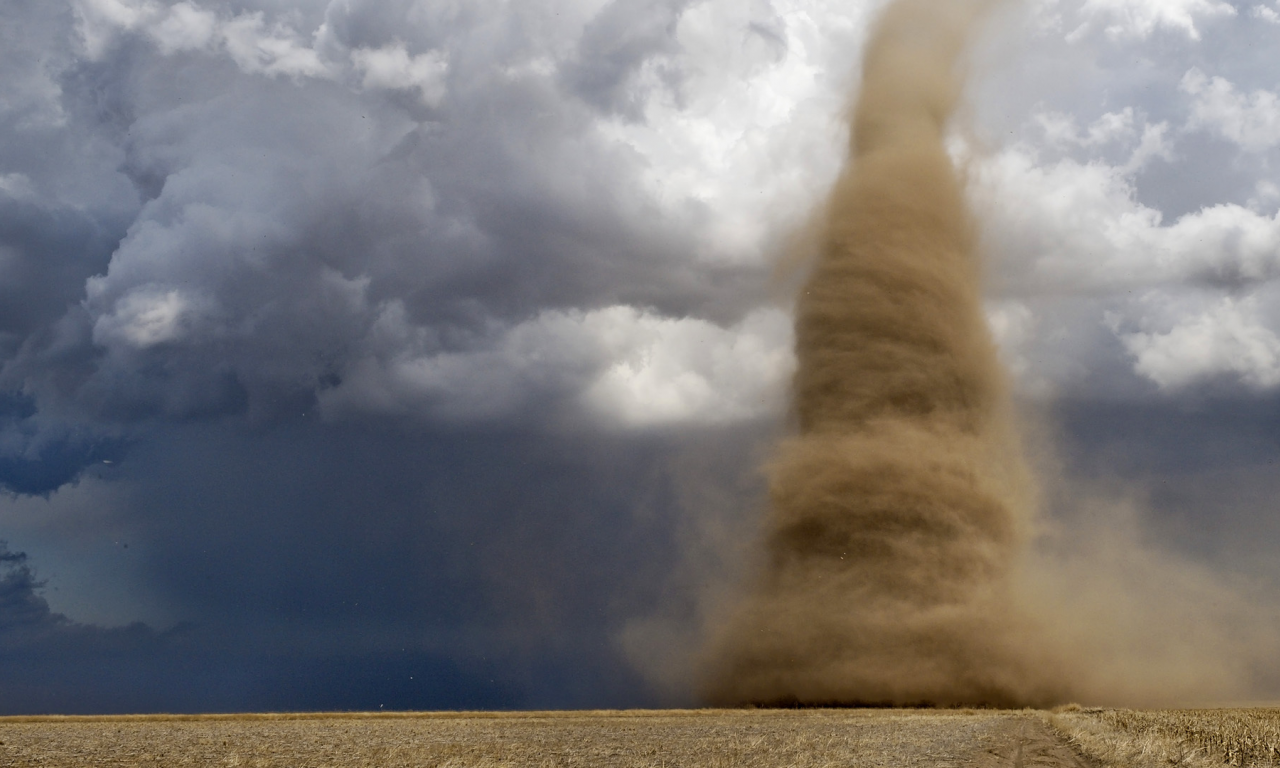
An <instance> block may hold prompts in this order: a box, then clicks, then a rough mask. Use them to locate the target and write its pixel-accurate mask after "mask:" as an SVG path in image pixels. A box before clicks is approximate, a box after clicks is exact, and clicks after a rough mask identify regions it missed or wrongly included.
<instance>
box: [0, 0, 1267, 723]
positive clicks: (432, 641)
mask: <svg viewBox="0 0 1280 768" xmlns="http://www.w3.org/2000/svg"><path fill="white" fill-rule="evenodd" d="M883 6H884V3H883V2H879V1H878V0H867V1H866V2H845V1H843V0H751V1H750V2H742V0H571V1H569V2H565V1H564V0H525V1H523V2H519V3H508V2H499V1H498V0H472V1H471V2H456V1H455V0H391V1H390V2H386V1H382V0H379V1H376V2H375V1H374V0H290V1H289V2H278V1H273V2H267V1H266V0H181V1H180V2H173V1H172V0H57V1H49V0H11V1H10V2H7V3H5V5H4V7H3V9H2V10H0V489H3V491H4V495H3V496H2V497H0V539H3V540H6V541H7V542H8V545H7V546H8V549H7V550H5V552H6V554H0V570H3V574H0V587H2V588H3V589H4V591H5V594H4V595H0V611H3V613H4V615H3V616H0V649H2V650H0V692H3V693H4V698H6V701H7V702H10V703H7V704H5V706H7V707H9V710H8V711H37V710H39V711H90V710H100V711H126V710H135V711H136V710H141V709H155V708H165V709H181V710H190V711H195V710H212V709H219V710H230V709H255V708H258V709H261V708H277V709H282V708H283V709H314V708H377V707H378V706H379V705H385V706H387V707H450V706H459V707H462V706H467V707H472V706H475V707H481V706H483V707H500V706H502V707H517V706H530V707H532V706H599V705H619V706H620V705H631V704H651V705H653V704H670V703H689V702H692V701H695V700H696V698H695V697H696V696H697V691H696V690H694V688H693V687H692V686H691V684H690V682H689V681H690V680H691V679H692V678H691V675H689V674H687V672H688V671H689V670H690V669H691V668H692V667H693V666H695V665H696V664H697V663H699V662H698V654H699V653H700V651H699V649H700V648H701V647H702V644H703V642H704V640H705V637H706V635H707V632H708V627H709V626H710V625H711V624H713V623H714V619H715V617H716V616H718V615H720V614H721V613H722V612H723V611H724V609H725V606H727V605H728V604H730V603H731V602H732V595H734V594H735V590H737V589H738V585H740V584H741V583H743V581H744V579H748V578H749V573H750V572H751V569H752V568H753V567H754V565H755V564H756V563H757V558H758V557H759V553H758V552H757V541H756V539H757V537H758V532H759V530H760V524H761V520H762V519H763V515H764V509H765V506H766V495H767V494H766V481H765V478H764V476H763V475H762V473H761V471H760V467H761V466H762V464H763V463H764V457H765V456H766V455H767V453H768V450H769V446H770V445H772V444H773V442H774V441H775V440H776V439H777V437H778V436H779V435H781V434H786V433H788V431H789V430H791V429H792V427H793V425H792V423H791V422H792V420H793V417H794V414H792V413H791V412H790V411H789V405H788V403H789V399H788V398H789V393H790V390H791V383H792V377H793V375H794V374H795V371H796V366H797V359H796V354H795V352H794V347H795V343H796V337H795V336H796V332H795V330H794V329H793V318H794V313H795V296H794V294H795V290H796V289H795V286H797V285H799V284H800V283H801V279H802V277H803V273H804V272H805V267H803V266H799V267H797V266H795V264H796V262H797V261H798V260H800V261H802V259H801V258H798V257H797V254H801V255H803V254H804V253H805V252H806V248H808V238H809V237H810V234H811V233H810V230H811V229H812V228H813V221H814V220H815V215H816V212H817V211H820V210H821V209H822V206H823V205H824V202H823V201H824V200H826V199H827V197H828V195H829V193H830V191H831V189H832V187H833V185H835V184H836V183H837V180H838V179H839V178H840V175H841V172H842V169H843V168H844V167H845V162H846V159H847V158H846V147H847V145H848V139H849V127H848V124H847V116H848V113H849V110H850V108H851V105H852V104H853V103H854V98H855V97H856V95H857V84H858V83H859V81H860V77H861V67H862V62H863V60H864V50H863V47H864V43H865V40H866V38H867V35H868V34H869V30H870V29H871V25H872V23H873V21H874V19H875V18H877V15H878V14H879V12H880V11H881V10H882V8H883ZM1278 14H1280V6H1277V5H1275V4H1274V3H1270V2H1261V3H1236V4H1233V3H1228V2H1223V1H1220V0H1178V1H1177V2H1150V0H1040V1H1038V2H1027V3H1023V4H1016V3H1011V4H1008V5H1007V6H1003V7H1001V8H1000V9H998V10H997V11H996V12H995V14H994V17H993V18H992V19H991V20H990V23H989V24H988V25H986V26H985V28H984V32H983V34H982V35H981V36H980V37H979V38H978V39H977V40H976V42H975V44H974V46H973V49H972V51H970V53H969V55H968V59H967V60H966V62H967V63H966V64H965V67H966V71H967V72H968V86H967V88H966V90H965V92H964V94H963V97H962V99H961V103H960V106H959V107H958V109H957V113H956V117H955V119H954V120H952V121H951V123H949V124H948V126H947V135H946V149H947V153H948V156H949V157H950V159H951V160H952V162H953V163H955V164H956V166H957V167H958V168H961V169H962V170H963V174H962V178H963V181H964V189H963V193H964V198H965V200H966V201H967V204H968V205H969V207H970V209H971V210H972V212H973V215H974V218H975V221H976V222H977V225H978V230H979V231H978V233H977V234H978V239H979V243H978V247H979V248H980V249H981V250H982V252H983V253H984V254H985V255H986V257H987V263H986V268H985V274H984V275H983V276H982V283H983V285H982V294H983V301H984V303H983V305H982V310H983V312H984V313H985V315H984V316H985V319H986V321H987V326H988V328H989V329H990V330H991V332H992V334H993V336H994V338H995V340H996V342H997V345H998V347H999V354H1000V359H1001V361H1002V363H1003V365H1004V366H1005V367H1006V368H1007V369H1008V370H1009V371H1010V373H1011V376H1012V380H1013V382H1014V383H1013V395H1014V398H1015V399H1016V400H1018V402H1019V403H1020V406H1022V407H1025V408H1026V409H1027V410H1028V411H1032V412H1035V413H1036V414H1038V418H1040V419H1041V420H1042V421H1043V422H1045V424H1046V425H1048V426H1045V430H1046V431H1049V432H1052V433H1053V434H1054V435H1055V437H1054V439H1053V441H1054V442H1055V443H1056V444H1057V446H1058V447H1057V449H1056V456H1055V458H1054V459H1052V462H1057V463H1060V464H1062V465H1065V466H1066V467H1067V470H1064V471H1067V472H1068V473H1075V474H1074V475H1073V476H1076V477H1080V478H1082V480H1081V482H1082V483H1087V484H1089V485H1090V486H1091V487H1094V486H1096V487H1103V486H1106V487H1108V488H1112V487H1114V488H1119V489H1121V490H1118V491H1116V494H1118V495H1120V496H1123V497H1124V500H1125V501H1124V504H1130V507H1132V508H1133V509H1136V510H1138V511H1134V512H1133V513H1132V514H1133V515H1134V516H1135V519H1137V518H1140V521H1139V522H1135V523H1134V525H1135V526H1137V527H1142V526H1146V527H1145V528H1143V529H1142V530H1144V531H1146V533H1143V534H1142V536H1148V537H1149V538H1150V540H1151V541H1153V542H1158V543H1159V545H1160V546H1162V547H1167V548H1169V549H1171V550H1175V551H1176V552H1177V553H1179V554H1178V556H1179V557H1186V558H1190V559H1192V560H1194V562H1195V563H1197V564H1198V566H1197V567H1203V568H1204V569H1205V571H1206V573H1216V572H1217V571H1216V570H1215V569H1221V570H1223V571H1224V572H1225V571H1227V570H1230V569H1231V568H1236V569H1237V570H1241V569H1243V571H1244V573H1243V575H1242V578H1243V577H1244V576H1247V577H1248V578H1249V579H1250V580H1252V581H1253V582H1254V583H1262V584H1268V583H1272V582H1274V580H1275V579H1277V578H1280V572H1276V571H1275V570H1274V566H1272V565H1270V564H1269V558H1267V557H1265V556H1264V554H1265V553H1264V551H1263V549H1262V548H1263V544H1262V543H1261V542H1267V541H1275V536H1276V535H1277V534H1280V526H1278V525H1277V523H1276V521H1275V519H1274V518H1275V515H1274V510H1272V509H1270V508H1269V506H1268V502H1265V501H1260V500H1264V499H1266V498H1267V495H1268V493H1269V489H1270V488H1271V486H1272V485H1274V481H1273V480H1271V479H1270V477H1269V476H1268V474H1267V473H1266V472H1265V471H1263V469H1262V468H1265V467H1267V466H1269V465H1270V464H1269V463H1270V462H1272V461H1274V460H1275V459H1276V457H1277V456H1278V455H1280V440H1278V439H1277V438H1278V437H1280V433H1277V432H1276V431H1275V424H1276V422H1275V418H1274V413H1275V412H1276V411H1277V408H1276V404H1277V403H1278V402H1280V401H1278V400H1277V399H1276V398H1277V396H1278V393H1280V178H1277V177H1276V173H1275V170H1274V169H1275V168H1276V167H1277V166H1276V163H1277V162H1280V101H1278V100H1277V99H1278V98H1280V97H1278V96H1277V94H1278V93H1280V82H1277V81H1276V78H1275V75H1274V67H1273V66H1271V63H1270V62H1269V61H1268V55H1267V53H1266V52H1267V51H1268V50H1273V49H1274V44H1275V43H1276V42H1277V36H1280V24H1277V23H1276V21H1277V19H1280V15H1278ZM1245 425H1247V428H1246V426H1245ZM1205 446H1212V448H1208V447H1205ZM1106 456H1122V457H1123V460H1122V461H1104V460H1102V459H1101V458H1100V457H1106ZM1046 462H1050V460H1049V459H1046ZM1052 462H1050V463H1052ZM1228 475H1230V477H1231V478H1233V480H1231V481H1230V482H1228V481H1226V480H1224V479H1223V478H1224V477H1226V476H1228ZM1188 478H1202V479H1204V481H1205V485H1204V486H1203V487H1209V486H1210V485H1213V487H1222V488H1227V489H1230V488H1234V489H1235V490H1234V493H1236V494H1237V495H1235V496H1231V495H1230V494H1227V495H1218V496H1214V497H1213V499H1212V501H1211V502H1209V501H1205V500H1204V498H1203V497H1202V496H1196V495H1195V494H1194V493H1192V492H1191V491H1192V490H1193V489H1191V488H1190V485H1193V483H1191V481H1190V480H1188ZM1169 482H1174V483H1175V485H1176V484H1178V483H1181V484H1182V485H1181V486H1179V487H1187V488H1188V492H1187V494H1182V495H1178V494H1172V495H1171V494H1170V492H1169V491H1168V489H1169V488H1170V487H1172V486H1170V485H1169ZM1214 483H1217V484H1216V485H1214ZM1046 484H1049V483H1046ZM1224 493H1225V491H1224ZM1044 495H1045V497H1046V499H1047V501H1046V505H1047V507H1048V508H1049V512H1048V514H1049V515H1050V517H1051V518H1052V519H1053V520H1060V519H1066V518H1068V517H1070V516H1071V515H1074V514H1084V513H1082V512H1079V510H1077V509H1075V507H1073V506H1072V504H1071V503H1068V502H1065V501H1064V502H1062V503H1061V504H1059V502H1058V501H1055V499H1057V498H1058V496H1057V490H1056V489H1053V488H1048V489H1046V491H1045V493H1044ZM1192 498H1197V499H1200V501H1197V502H1196V503H1195V504H1192V502H1191V501H1188V499H1192ZM1144 500H1145V501H1144ZM1131 502H1132V503H1131ZM1108 503H1110V502H1108ZM1117 503H1118V502H1117ZM1055 505H1058V506H1055ZM1130 507H1126V509H1129V508H1130ZM1126 514H1128V513H1126ZM1055 515H1056V516H1057V517H1054V516H1055ZM1126 519H1128V518H1126ZM1135 530H1137V528H1135ZM1134 535H1135V536H1138V535H1139V534H1137V533H1135V534H1134ZM1059 543H1060V544H1061V542H1059ZM125 544H128V546H127V547H126V546H125ZM1063 546H1066V545H1065V544H1063ZM1153 546H1155V545H1154V544H1153ZM1249 547H1253V549H1249ZM18 553H25V554H18ZM1153 557H1154V556H1153ZM1143 562H1146V561H1143ZM1147 572H1149V573H1158V572H1159V568H1158V567H1157V566H1156V565H1154V564H1153V565H1151V567H1150V568H1149V569H1148V571H1147ZM1237 575H1241V574H1237ZM1153 578H1154V577H1153ZM1206 578H1208V577H1206ZM1223 578H1227V577H1225V576H1224V577H1223ZM1206 583H1207V582H1206ZM1213 583H1214V584H1217V582H1213ZM1197 584H1201V585H1202V586H1203V584H1202V583H1201V582H1197ZM1214 588H1216V587H1214ZM1205 589H1209V587H1205ZM1259 631H1261V630H1259ZM37 635H38V636H39V637H41V638H44V640H41V641H40V642H39V643H33V642H29V639H30V638H31V637H36V636H37ZM24 638H26V639H24ZM211 670H212V671H211ZM1272 682H1275V681H1272ZM41 691H44V692H43V693H41ZM77 691H78V692H79V693H77ZM193 691H207V693H205V694H198V693H193ZM18 692H22V693H20V694H19V693H18ZM13 702H17V703H13Z"/></svg>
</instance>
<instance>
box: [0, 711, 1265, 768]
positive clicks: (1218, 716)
mask: <svg viewBox="0 0 1280 768" xmlns="http://www.w3.org/2000/svg"><path fill="white" fill-rule="evenodd" d="M1278 750H1280V709H1235V710H1231V709H1223V710H1177V711H1155V712H1137V711H1131V710H1110V709H1109V710H1103V709H1080V708H1071V709H1069V710H1065V711H1059V712H1056V713H1047V712H1036V711H1016V712H1002V711H990V710H986V711H970V710H963V711H933V710H693V711H653V712H522V713H407V714H364V715H362V714H315V715H247V716H201V717H183V716H172V717H169V716H146V717H41V718H0V767H4V768H7V767H9V766H22V767H24V768H25V767H26V766H41V767H42V768H62V767H64V766H65V767H67V768H71V767H72V766H74V767H75V768H81V767H82V766H104V767H105V766H253V767H255V768H257V767H261V768H276V767H280V768H284V767H285V766H288V768H357V767H360V768H363V767H365V766H369V767H372V766H378V767H379V768H383V767H384V766H385V767H386V768H397V767H399V766H415V767H417V766H431V767H433V768H435V767H440V768H463V766H466V767H467V768H472V767H475V768H498V767H499V766H534V767H537V768H540V767H542V766H547V767H548V768H550V767H551V766H566V767H567V766H619V767H621V768H640V767H641V766H644V767H646V768H648V767H653V768H668V767H670V768H676V767H677V766H690V767H692V766H697V767H698V768H718V767H719V766H725V767H726V768H727V767H728V766H743V767H744V768H765V767H770V768H772V767H774V766H777V767H779V768H781V767H782V766H787V767H788V768H826V767H828V766H833V767H834V766H850V767H853V768H864V767H865V768H878V767H880V766H884V767H885V768H888V767H889V766H893V767H894V768H917V767H919V768H925V767H927V768H944V767H947V768H949V767H953V766H955V767H958V766H976V767H977V768H994V767H995V766H1014V767H1015V768H1024V767H1026V768H1030V767H1031V766H1037V767H1039V768H1053V767H1054V766H1060V767H1061V766H1067V767H1070V768H1154V767H1155V766H1171V765H1183V766H1192V767H1201V766H1223V765H1235V766H1270V765H1274V764H1275V762H1276V761H1277V760H1278V759H1280V752H1278Z"/></svg>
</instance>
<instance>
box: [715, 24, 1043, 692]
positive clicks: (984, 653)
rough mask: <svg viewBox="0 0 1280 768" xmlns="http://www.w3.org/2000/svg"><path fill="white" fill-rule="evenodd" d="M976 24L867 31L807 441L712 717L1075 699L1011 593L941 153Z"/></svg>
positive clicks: (975, 313) (950, 177)
mask: <svg viewBox="0 0 1280 768" xmlns="http://www.w3.org/2000/svg"><path fill="white" fill-rule="evenodd" d="M984 10H985V9H984V7H983V5H982V4H979V3H969V2H955V3H939V2H929V1H928V0H899V1H898V2H896V3H894V4H892V5H891V6H889V8H888V9H887V10H886V11H885V12H884V14H883V16H882V17H881V18H880V20H879V21H878V23H877V25H876V27H875V28H874V29H873V30H872V33H871V37H870V40H869V41H868V44H867V52H866V55H865V60H864V63H863V84H862V90H861V93H860V95H859V99H858V103H857V106H856V109H855V111H854V115H853V125H852V129H853V130H852V136H853V138H852V148H851V149H852V159H851V162H850V165H849V168H848V169H847V170H846V172H845V173H844V175H843V176H842V177H841V178H840V180H839V181H838V182H837V184H836V186H835V189H834V191H833V192H832V195H831V199H830V201H829V204H828V210H827V213H826V217H825V221H824V222H823V224H822V234H821V238H820V244H819V248H820V255H819V256H818V258H817V262H816V264H815V265H814V266H813V271H812V274H811V275H810V277H809V279H808V281H807V283H806V284H805V285H804V287H803V288H802V290H801V291H800V295H799V297H798V301H797V307H796V357H797V363H798V368H797V371H796V375H795V379H794V382H793V397H794V401H793V407H794V413H795V417H796V420H797V423H798V435H796V436H794V437H792V438H790V439H788V440H787V441H785V442H784V443H783V444H782V445H781V446H780V448H779V450H778V453H777V455H776V456H775V458H774V459H773V461H772V463H771V466H770V468H769V492H770V501H771V511H770V516H769V518H768V521H767V526H768V532H767V542H766V549H767V553H768V564H767V565H766V568H765V570H766V573H765V575H764V577H763V578H762V580H761V583H760V584H759V585H758V586H757V590H756V592H755V593H754V594H753V595H752V597H751V598H750V599H749V600H748V601H747V602H746V604H745V605H744V606H743V607H742V609H741V611H740V612H739V614H738V615H737V616H736V617H735V618H734V619H733V620H732V621H731V622H730V624H729V625H728V626H727V627H726V628H725V629H724V630H723V632H722V633H721V635H720V638H719V640H718V643H719V644H720V647H719V650H718V653H717V654H716V658H717V663H716V664H715V668H714V671H713V674H712V677H711V680H710V683H709V686H708V689H709V690H708V694H709V698H710V699H711V700H712V701H714V702H719V703H741V702H758V703H786V702H796V703H809V704H813V703H876V704H914V703H924V702H928V703H931V704H937V705H953V704H988V705H1003V706H1009V705H1020V704H1027V703H1045V702H1049V701H1053V700H1056V699H1057V698H1059V697H1060V696H1061V695H1063V693H1064V686H1063V685H1062V684H1061V682H1060V681H1058V680H1056V679H1055V677H1056V675H1055V674H1050V673H1047V672H1046V670H1047V669H1048V668H1050V667H1057V666H1059V665H1056V664H1049V663H1046V662H1047V661H1048V660H1047V659H1044V658H1041V657H1040V655H1039V653H1037V652H1033V651H1031V650H1030V649H1034V648H1035V647H1036V644H1035V643H1034V642H1029V640H1030V638H1031V637H1032V636H1033V635H1034V628H1033V627H1032V626H1031V625H1030V624H1029V623H1028V622H1026V621H1025V620H1024V619H1022V618H1021V617H1020V614H1019V611H1018V610H1017V601H1016V599H1015V598H1014V595H1013V591H1012V576H1013V574H1014V572H1015V569H1016V567H1017V565H1018V561H1019V555H1020V554H1021V553H1022V552H1023V551H1024V550H1025V547H1026V541H1027V537H1028V535H1029V530H1030V528H1029V525H1028V523H1029V517H1028V516H1029V510H1030V508H1031V499H1032V486H1031V483H1030V477H1029V473H1028V472H1027V469H1026V467H1025V465H1024V463H1023V461H1022V458H1021V451H1020V448H1019V445H1018V441H1017V438H1016V434H1015V432H1014V430H1013V429H1012V424H1011V409H1010V403H1009V396H1008V392H1007V386H1006V383H1005V379H1004V374H1003V372H1002V369H1001V367H1000V364H999V361H998V359H997V355H996V350H995V347H994V344H993V342H992V340H991V337H990V333H989V331H988V329H987V325H986V321H985V318H984V315H983V311H982V290H981V269H980V266H981V265H980V264H979V261H978V257H977V233H976V228H975V226H974V222H973V221H972V219H971V216H970V214H969V211H968V208H967V206H966V203H965V199H964V188H963V182H962V180H961V179H960V178H959V177H958V175H957V173H956V171H955V169H954V167H953V164H952V161H951V159H950V157H949V156H948V153H947V151H946V146H945V132H946V129H947V123H948V121H949V118H950V116H951V114H952V112H953V110H954V108H955V106H956V103H957V100H958V98H959V95H960V88H961V85H962V83H961V79H960V77H959V73H958V68H959V63H960V62H959V58H960V55H961V54H962V53H963V52H964V50H965V46H966V42H967V38H968V37H969V32H970V31H971V28H972V27H973V26H974V25H975V24H976V23H977V22H978V21H979V20H980V18H981V17H982V15H983V11H984Z"/></svg>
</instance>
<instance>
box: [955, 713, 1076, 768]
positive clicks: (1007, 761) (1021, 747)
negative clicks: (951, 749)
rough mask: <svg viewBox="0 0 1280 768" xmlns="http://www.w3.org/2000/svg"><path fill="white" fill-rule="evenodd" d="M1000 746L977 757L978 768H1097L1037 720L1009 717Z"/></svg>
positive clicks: (992, 747)
mask: <svg viewBox="0 0 1280 768" xmlns="http://www.w3.org/2000/svg"><path fill="white" fill-rule="evenodd" d="M997 738H998V741H999V743H997V744H995V745H993V746H988V747H987V748H986V749H985V750H984V751H983V752H981V753H980V754H978V755H976V756H975V758H974V762H973V763H972V765H974V766H977V767H978V768H1097V763H1095V762H1093V761H1092V760H1090V759H1089V758H1087V757H1085V756H1083V755H1081V754H1080V753H1079V752H1077V751H1076V750H1075V749H1074V748H1072V747H1071V745H1070V744H1067V743H1066V742H1065V741H1064V740H1063V739H1062V737H1061V736H1059V735H1057V734H1056V733H1054V732H1053V730H1052V729H1050V728H1049V727H1048V726H1047V725H1045V723H1044V721H1042V720H1041V719H1040V718H1038V717H1034V716H1027V717H1011V718H1009V719H1008V720H1007V721H1006V723H1005V724H1004V727H1003V728H1002V729H1001V732H1000V733H999V735H998V737H997Z"/></svg>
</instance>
